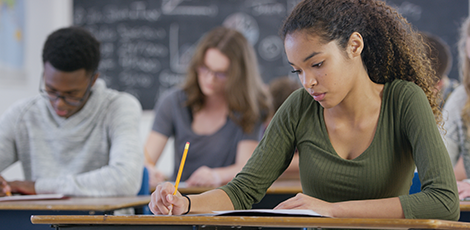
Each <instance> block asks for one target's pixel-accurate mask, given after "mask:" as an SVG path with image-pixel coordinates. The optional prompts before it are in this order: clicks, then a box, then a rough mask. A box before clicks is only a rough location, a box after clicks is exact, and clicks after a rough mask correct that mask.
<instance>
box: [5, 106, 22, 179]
mask: <svg viewBox="0 0 470 230" xmlns="http://www.w3.org/2000/svg"><path fill="white" fill-rule="evenodd" d="M21 110H22V103H17V104H15V105H14V106H12V107H10V108H9V109H8V110H7V111H6V112H5V113H3V114H2V116H1V117H0V172H1V171H3V170H4V169H6V168H7V167H8V166H10V165H11V164H13V163H15V162H16V161H18V154H17V151H16V148H15V124H16V123H17V120H18V114H20V113H21Z"/></svg>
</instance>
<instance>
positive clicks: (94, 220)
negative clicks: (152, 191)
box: [31, 215, 470, 230]
mask: <svg viewBox="0 0 470 230" xmlns="http://www.w3.org/2000/svg"><path fill="white" fill-rule="evenodd" d="M31 221H32V223H34V224H50V225H52V226H53V227H56V229H62V228H64V229H70V230H72V229H122V230H123V229H168V228H170V227H171V229H200V228H206V227H208V226H215V227H217V226H219V227H220V226H228V227H229V228H236V229H244V228H246V227H248V228H252V227H256V228H257V229H260V228H269V227H281V228H304V227H310V228H361V229H470V223H465V222H457V221H445V220H431V219H426V220H424V219H362V218H321V217H292V216H282V217H279V216H278V217H272V216H271V217H269V216H268V217H266V216H264V217H261V216H201V215H187V216H149V215H136V216H107V215H104V216H32V217H31ZM215 229H216V228H215Z"/></svg>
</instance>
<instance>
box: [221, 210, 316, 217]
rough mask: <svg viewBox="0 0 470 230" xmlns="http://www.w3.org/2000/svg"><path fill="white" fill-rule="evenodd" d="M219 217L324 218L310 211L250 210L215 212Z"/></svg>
mask: <svg viewBox="0 0 470 230" xmlns="http://www.w3.org/2000/svg"><path fill="white" fill-rule="evenodd" d="M214 213H216V216H217V215H225V216H230V215H236V216H245V215H246V216H256V215H263V216H270V215H272V216H280V215H284V216H316V217H323V216H322V215H320V214H318V213H316V212H314V211H312V210H308V209H249V210H229V211H214Z"/></svg>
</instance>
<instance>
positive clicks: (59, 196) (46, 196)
mask: <svg viewBox="0 0 470 230" xmlns="http://www.w3.org/2000/svg"><path fill="white" fill-rule="evenodd" d="M66 198H68V197H67V196H65V195H63V194H40V195H14V196H4V197H0V202H1V201H17V200H57V199H66Z"/></svg>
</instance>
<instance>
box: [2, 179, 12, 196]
mask: <svg viewBox="0 0 470 230" xmlns="http://www.w3.org/2000/svg"><path fill="white" fill-rule="evenodd" d="M0 196H11V187H10V185H9V184H8V182H7V181H6V180H5V179H4V178H3V177H2V176H0Z"/></svg>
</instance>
